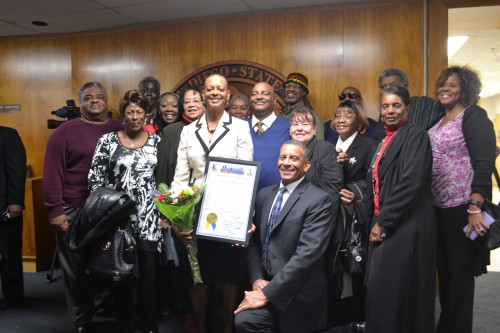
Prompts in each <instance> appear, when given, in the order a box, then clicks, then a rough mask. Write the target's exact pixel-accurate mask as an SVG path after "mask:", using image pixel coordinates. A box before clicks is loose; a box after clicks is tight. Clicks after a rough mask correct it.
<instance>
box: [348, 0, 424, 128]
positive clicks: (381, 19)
mask: <svg viewBox="0 0 500 333" xmlns="http://www.w3.org/2000/svg"><path fill="white" fill-rule="evenodd" d="M421 10H422V6H421V4H418V3H413V4H405V5H381V6H378V7H369V8H352V9H349V8H348V9H345V10H344V13H345V14H344V29H345V30H344V31H345V33H344V66H343V67H344V76H345V82H343V83H342V87H340V88H339V89H342V88H343V87H345V86H349V85H352V86H354V87H356V88H358V89H359V90H360V92H361V95H362V96H363V102H364V106H365V109H366V112H367V114H368V116H370V117H371V118H373V119H376V120H378V115H379V102H380V91H379V89H378V85H377V80H378V76H379V75H380V73H381V72H382V71H383V70H385V69H387V68H390V67H399V68H402V69H403V70H405V71H406V72H407V73H408V77H409V81H410V93H411V94H414V95H418V94H420V93H421V82H422V81H421V80H422V71H423V62H422V48H423V44H422V42H423V41H422V16H421ZM338 92H340V90H339V91H338Z"/></svg>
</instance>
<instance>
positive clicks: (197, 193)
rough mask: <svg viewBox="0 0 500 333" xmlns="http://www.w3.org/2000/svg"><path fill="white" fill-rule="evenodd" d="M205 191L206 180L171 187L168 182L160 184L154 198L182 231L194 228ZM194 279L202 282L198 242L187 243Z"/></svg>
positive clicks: (168, 217) (162, 211)
mask: <svg viewBox="0 0 500 333" xmlns="http://www.w3.org/2000/svg"><path fill="white" fill-rule="evenodd" d="M204 191H205V184H204V182H196V183H195V184H194V185H193V186H185V187H181V188H169V187H168V186H167V185H166V184H163V183H162V184H159V185H158V192H157V196H156V198H155V199H154V202H155V204H156V206H157V207H158V210H159V211H160V212H161V213H162V214H163V215H164V216H165V217H166V218H167V219H168V220H169V221H170V223H171V224H172V225H174V226H176V227H177V228H178V229H179V230H180V231H182V232H187V231H189V230H191V229H193V225H194V222H195V218H196V214H195V210H196V205H197V204H198V203H199V202H200V200H201V196H202V195H203V192H204ZM186 250H187V253H188V258H189V263H190V264H191V271H192V273H193V281H194V283H195V284H197V283H202V282H203V281H202V280H201V272H200V265H199V263H198V257H197V251H198V246H197V244H196V242H194V243H192V244H189V245H186Z"/></svg>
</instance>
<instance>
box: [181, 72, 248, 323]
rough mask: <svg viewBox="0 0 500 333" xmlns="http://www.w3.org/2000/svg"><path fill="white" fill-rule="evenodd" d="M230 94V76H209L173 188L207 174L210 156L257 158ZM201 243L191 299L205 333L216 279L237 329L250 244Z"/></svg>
mask: <svg viewBox="0 0 500 333" xmlns="http://www.w3.org/2000/svg"><path fill="white" fill-rule="evenodd" d="M229 95H230V93H229V87H228V83H227V80H226V78H225V77H223V76H222V75H218V74H214V75H211V76H209V77H207V79H206V80H205V85H204V88H203V98H204V101H205V103H206V105H205V106H206V112H205V115H204V116H202V117H201V118H200V119H198V120H196V121H194V122H193V123H191V124H190V125H188V126H186V127H184V129H183V130H182V134H181V140H180V143H179V149H178V151H177V155H178V159H177V167H176V169H175V176H174V181H173V182H172V187H176V186H183V185H188V184H190V183H192V182H194V180H196V179H200V178H202V177H203V174H204V172H205V164H206V161H207V158H208V156H216V157H225V158H234V159H240V160H247V161H251V160H252V159H253V144H252V137H251V136H250V128H249V126H248V123H247V122H246V121H243V120H241V119H237V118H235V117H232V116H230V115H229V114H228V113H227V112H226V111H225V108H226V107H227V103H228V101H229ZM177 236H178V237H179V238H181V239H182V240H183V242H185V243H189V242H192V241H193V238H192V230H191V231H189V232H187V233H181V232H177ZM197 243H198V260H199V262H200V270H201V275H202V280H203V282H204V283H201V284H196V285H193V286H192V288H191V302H192V304H193V310H194V312H195V315H196V317H197V320H198V324H199V327H200V330H199V332H200V333H205V332H207V325H206V319H207V312H208V296H209V284H210V283H221V284H222V291H223V298H224V306H225V312H226V325H225V328H224V333H230V332H233V311H234V310H236V308H237V306H238V304H239V302H240V301H241V300H242V283H243V282H244V281H245V277H246V274H245V266H246V262H245V258H246V249H244V248H241V247H234V246H231V245H230V244H228V243H222V242H216V241H210V240H205V239H199V240H197Z"/></svg>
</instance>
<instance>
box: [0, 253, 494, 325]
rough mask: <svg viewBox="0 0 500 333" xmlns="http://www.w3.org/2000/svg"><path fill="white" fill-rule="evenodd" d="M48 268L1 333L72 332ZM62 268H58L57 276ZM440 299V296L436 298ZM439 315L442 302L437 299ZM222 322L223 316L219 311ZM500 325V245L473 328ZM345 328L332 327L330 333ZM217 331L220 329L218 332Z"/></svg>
mask: <svg viewBox="0 0 500 333" xmlns="http://www.w3.org/2000/svg"><path fill="white" fill-rule="evenodd" d="M46 273H47V272H41V273H25V274H24V275H25V288H26V301H25V302H24V304H23V305H22V306H19V307H17V308H13V309H10V310H7V311H0V333H40V332H43V333H71V332H73V327H72V325H71V322H70V320H69V318H68V316H67V314H66V305H65V298H64V287H63V283H62V281H57V282H54V283H45V279H46ZM59 273H60V272H59V271H58V270H56V271H55V274H54V276H56V275H58V274H59ZM436 300H437V298H436ZM436 304H437V309H436V316H437V315H439V302H438V301H436ZM216 317H217V318H218V319H219V320H218V321H219V323H216V324H217V325H220V324H221V323H220V321H221V320H222V316H219V314H217V316H216ZM219 317H220V318H219ZM94 322H95V324H94V331H95V333H101V332H102V333H104V332H105V333H110V332H113V328H114V325H113V319H105V318H98V317H96V318H95V321H94ZM159 328H160V332H168V333H186V332H187V331H186V330H185V329H184V326H183V324H182V316H181V315H180V314H179V313H175V312H173V313H171V314H170V315H168V316H166V317H163V316H160V327H159ZM499 328H500V249H497V250H495V251H493V252H492V265H491V266H490V267H489V273H488V274H486V275H483V276H481V277H479V278H477V279H476V295H475V307H474V332H475V333H496V332H499ZM341 331H342V330H340V329H336V328H332V329H331V330H329V333H337V332H338V333H340V332H341ZM217 333H218V332H217Z"/></svg>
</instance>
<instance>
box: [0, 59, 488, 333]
mask: <svg viewBox="0 0 500 333" xmlns="http://www.w3.org/2000/svg"><path fill="white" fill-rule="evenodd" d="M378 85H379V88H380V92H381V101H380V118H379V122H378V124H377V122H375V121H374V120H372V119H369V118H368V117H367V115H366V112H365V111H364V110H363V105H362V97H361V93H360V91H359V90H358V89H356V88H354V87H352V86H348V87H346V88H345V89H343V90H342V92H341V93H340V94H339V96H338V97H339V104H338V105H335V106H333V107H332V109H333V112H332V118H331V121H329V122H327V123H326V124H324V123H323V122H322V121H321V119H320V118H319V117H318V115H317V114H316V113H315V112H314V110H312V109H311V108H310V107H308V106H306V104H307V103H306V102H305V99H304V97H305V96H306V95H307V94H308V93H309V88H308V80H307V77H306V76H305V75H304V74H302V73H291V74H290V75H288V77H287V80H286V81H285V83H284V85H283V93H284V101H285V102H286V106H285V107H284V108H283V110H281V113H280V114H278V115H277V114H276V113H275V111H274V108H275V105H276V101H277V92H276V91H275V90H274V89H273V88H272V87H271V86H270V85H269V84H267V83H265V82H260V83H257V84H256V85H255V86H254V87H253V88H252V91H251V95H250V96H249V97H247V96H245V95H243V94H237V95H235V96H233V97H231V96H230V89H229V84H228V81H227V79H226V78H225V77H223V76H221V75H218V74H213V75H210V76H208V77H207V78H206V80H205V82H204V85H203V87H202V88H201V89H200V88H199V87H192V88H189V89H186V90H184V91H182V93H181V96H178V95H177V94H175V93H172V92H166V93H164V94H161V95H160V83H159V82H158V80H156V79H154V78H153V77H146V78H145V79H144V80H142V81H141V82H140V84H139V89H137V90H130V91H127V92H126V93H125V95H124V96H123V98H122V99H121V101H120V108H119V109H120V114H121V116H122V119H121V120H114V119H110V118H108V117H107V102H108V96H107V92H106V89H105V88H104V87H103V86H102V85H101V84H100V83H97V82H89V83H86V84H85V85H83V86H82V88H81V89H80V92H79V98H80V103H81V107H80V109H81V117H80V118H77V119H74V120H70V121H68V122H66V123H64V124H62V125H61V126H60V127H58V128H57V129H56V130H55V131H54V133H53V134H52V135H51V137H50V139H49V142H48V144H47V149H46V155H45V166H44V177H43V190H44V200H45V205H46V207H47V209H48V211H49V217H50V223H51V224H52V225H53V227H54V229H55V231H56V236H57V243H58V252H59V259H60V263H61V268H62V271H63V276H64V283H65V287H66V297H67V308H68V313H69V315H70V318H71V320H72V322H73V324H74V327H75V332H80V333H85V332H91V331H92V327H91V322H92V317H93V315H94V313H96V312H98V311H102V310H106V308H107V307H108V306H109V304H110V303H111V304H113V311H114V313H115V315H116V318H117V327H118V331H119V332H134V330H135V329H136V328H139V329H140V330H141V331H143V332H158V319H157V314H158V311H159V310H162V309H164V308H165V307H168V305H167V304H168V302H165V298H166V297H168V296H166V295H167V293H165V292H164V290H163V289H164V288H162V285H164V284H165V283H164V280H163V279H165V278H168V279H170V280H171V281H173V282H172V283H173V285H174V286H175V289H176V290H175V292H174V294H175V297H176V300H177V301H178V302H179V303H180V304H181V305H182V307H183V309H184V311H185V312H186V318H191V320H194V321H195V323H196V325H195V329H196V330H197V331H199V332H201V333H206V332H209V328H210V323H209V322H210V318H209V316H208V313H209V299H210V294H211V293H212V292H214V291H215V292H218V291H222V299H223V305H224V309H225V317H226V321H225V324H224V333H230V332H234V331H235V330H236V331H237V332H283V333H286V332H301V333H303V332H315V331H321V330H325V329H327V327H328V324H329V323H330V325H350V326H351V328H352V331H356V330H357V331H359V332H363V331H366V332H398V333H399V332H416V333H417V332H418V333H422V332H433V331H434V330H435V324H434V300H435V291H436V290H435V289H436V281H435V278H436V275H435V272H436V269H437V271H438V281H439V296H440V302H441V315H440V318H439V324H438V327H437V331H438V332H471V331H472V306H473V296H474V277H475V276H478V275H480V274H482V273H484V272H485V271H486V270H485V269H486V264H487V262H488V254H489V253H488V252H487V251H486V250H485V248H484V237H479V239H477V240H474V241H473V240H471V239H469V238H468V236H469V235H470V233H471V232H472V231H474V232H476V233H477V234H478V235H479V236H485V235H486V234H487V229H488V225H487V224H486V223H485V222H484V221H483V218H482V215H481V214H480V213H481V207H482V203H483V202H484V200H485V199H487V198H491V187H492V182H491V174H492V172H493V168H494V161H495V134H494V130H493V125H492V123H491V121H489V120H488V118H487V114H486V112H485V111H484V110H483V109H481V108H480V107H479V106H478V105H477V102H478V99H479V92H480V89H481V84H480V81H479V79H478V77H477V74H476V73H475V72H474V71H472V70H470V69H469V68H467V67H449V68H446V69H445V70H443V72H442V73H441V75H440V76H439V78H438V79H437V81H436V85H435V89H436V99H437V100H436V101H434V100H432V99H430V98H428V97H410V94H409V92H408V78H407V77H406V74H405V73H404V72H403V71H402V70H400V69H394V68H391V69H388V70H386V71H384V72H383V73H382V74H381V75H380V78H379V82H378ZM332 133H333V134H332ZM479 133H480V134H479ZM0 134H2V132H0ZM0 138H2V136H0ZM324 138H326V140H324ZM2 140H3V139H2ZM2 140H0V144H3V142H2ZM210 156H212V157H225V158H231V159H240V160H246V161H252V160H253V161H258V162H260V164H261V173H260V178H259V179H258V184H257V188H258V194H257V197H256V199H255V212H254V217H253V221H252V222H253V223H252V228H251V229H250V230H249V231H248V232H249V233H250V234H251V236H250V244H249V246H248V248H246V247H242V246H232V245H230V244H228V243H223V242H217V241H213V240H206V239H203V240H202V239H196V238H195V237H194V235H193V231H187V232H185V231H180V230H178V229H177V228H175V227H174V226H171V225H170V223H169V221H168V220H167V219H166V218H165V217H164V216H162V215H161V214H160V213H159V211H158V209H157V208H156V206H155V205H154V202H153V199H154V189H155V188H156V186H157V184H159V183H166V184H168V185H169V186H172V187H177V186H185V185H189V184H192V183H193V182H194V181H195V180H196V179H201V178H202V177H203V174H204V171H205V165H206V162H207V159H208V157H210ZM4 160H5V159H2V164H1V165H0V166H1V167H2V169H0V170H2V172H3V164H4V162H3V161H4ZM5 161H7V160H5ZM0 176H1V175H0ZM2 186H3V183H2ZM100 186H104V187H109V188H112V189H114V190H117V191H122V192H125V193H127V194H128V195H129V196H130V197H131V198H132V199H133V200H134V202H135V203H136V206H137V207H136V210H135V211H134V213H133V214H132V215H131V216H130V221H129V223H130V225H131V228H132V230H133V233H134V235H135V238H136V241H137V250H138V268H139V277H138V279H137V281H127V282H119V283H117V282H110V281H103V280H102V279H99V278H96V277H92V276H89V275H87V273H86V260H87V256H88V254H87V253H86V252H85V251H76V252H75V251H71V250H70V249H68V247H67V246H66V241H65V235H66V231H67V229H68V226H69V224H71V223H72V221H74V219H75V218H77V214H78V211H79V208H80V207H81V206H82V205H83V204H84V202H85V200H86V198H87V197H88V195H89V193H91V192H92V191H95V190H96V189H97V188H98V187H100ZM23 188H24V187H23ZM0 189H1V188H0ZM0 194H1V195H2V196H0V198H1V199H2V202H1V204H2V208H3V206H5V207H7V210H8V211H10V212H12V213H13V217H14V220H13V221H15V219H16V218H17V219H19V218H18V216H16V211H19V210H20V208H21V206H22V201H19V200H17V201H19V202H17V201H16V200H14V201H12V200H10V199H8V200H7V201H5V203H4V194H3V192H2V193H0ZM18 208H19V209H18ZM8 223H12V222H8ZM355 224H356V226H357V228H359V230H358V231H359V235H361V236H360V239H359V240H358V241H359V245H360V248H361V249H364V250H363V251H364V252H363V253H361V254H360V257H359V258H360V261H361V264H360V265H361V266H359V267H362V268H361V269H357V270H356V271H354V270H351V266H350V264H349V263H348V262H347V259H346V251H348V249H347V247H348V246H347V243H348V241H349V240H350V238H349V235H348V234H350V233H351V231H352V229H353V228H354V225H355ZM4 225H5V224H3V225H2V224H0V228H5V226H4ZM360 226H361V227H360ZM466 226H468V227H467V228H466V233H464V231H463V229H464V228H465V227H466ZM2 230H3V229H2ZM1 235H3V232H2V234H0V236H1ZM192 242H197V245H198V259H199V263H200V270H201V275H202V280H203V283H198V284H195V283H193V281H192V279H191V272H190V266H189V262H188V258H187V255H186V251H185V248H184V245H187V244H190V243H192ZM2 244H4V242H3V241H2ZM165 248H168V249H169V250H167V251H165ZM172 248H173V249H175V251H172ZM0 254H1V253H0ZM165 256H166V257H168V259H172V262H175V265H173V264H171V263H170V264H168V265H167V266H168V267H165V261H166V260H165V258H164V257H165ZM2 267H3V265H2ZM173 267H175V268H173ZM0 274H2V286H3V287H4V289H5V288H6V286H8V284H5V283H4V280H3V279H4V274H3V271H0ZM213 285H218V286H220V287H219V288H212V286H213ZM245 289H246V290H247V291H245V292H244V293H243V290H245ZM134 291H136V293H137V294H136V297H133V292H134ZM4 294H6V292H5V290H4ZM18 294H19V295H18V296H19V297H22V290H21V292H19V293H18ZM6 295H7V294H6ZM170 296H173V294H172V293H170ZM134 299H137V303H138V307H137V309H138V311H137V315H138V316H139V318H140V320H139V323H136V322H135V319H134V315H135V311H134V310H135V308H134ZM0 306H1V304H0ZM191 328H193V327H191Z"/></svg>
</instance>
